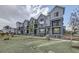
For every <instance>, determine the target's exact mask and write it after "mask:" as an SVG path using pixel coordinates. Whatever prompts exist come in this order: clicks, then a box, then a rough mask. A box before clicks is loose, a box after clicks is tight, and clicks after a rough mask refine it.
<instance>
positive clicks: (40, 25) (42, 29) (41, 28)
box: [37, 14, 46, 36]
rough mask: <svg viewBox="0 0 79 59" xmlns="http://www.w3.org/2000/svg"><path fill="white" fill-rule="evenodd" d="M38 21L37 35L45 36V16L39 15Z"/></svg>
mask: <svg viewBox="0 0 79 59" xmlns="http://www.w3.org/2000/svg"><path fill="white" fill-rule="evenodd" d="M37 21H38V30H37V32H38V33H37V34H38V35H40V36H44V35H45V34H46V16H44V15H42V14H41V15H40V16H39V17H38V19H37Z"/></svg>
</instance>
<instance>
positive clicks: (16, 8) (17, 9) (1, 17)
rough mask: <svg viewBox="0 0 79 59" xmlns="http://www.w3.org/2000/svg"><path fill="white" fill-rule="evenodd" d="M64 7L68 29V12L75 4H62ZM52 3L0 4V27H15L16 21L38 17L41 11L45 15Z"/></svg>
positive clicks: (71, 10)
mask: <svg viewBox="0 0 79 59" xmlns="http://www.w3.org/2000/svg"><path fill="white" fill-rule="evenodd" d="M62 6H63V7H65V13H64V26H66V29H68V30H69V27H68V23H69V19H70V14H71V12H73V10H74V9H75V8H77V7H78V6H77V5H62ZM53 7H54V5H0V29H2V28H3V27H4V26H6V25H9V26H11V27H13V28H16V22H17V21H19V22H23V21H24V20H25V19H26V20H29V19H30V18H31V17H34V18H38V16H39V15H40V14H41V13H42V14H44V15H47V14H48V12H50V11H51V10H52V9H53Z"/></svg>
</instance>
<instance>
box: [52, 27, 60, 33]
mask: <svg viewBox="0 0 79 59" xmlns="http://www.w3.org/2000/svg"><path fill="white" fill-rule="evenodd" d="M52 33H54V34H59V33H60V28H53V29H52Z"/></svg>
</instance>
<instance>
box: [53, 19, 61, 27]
mask: <svg viewBox="0 0 79 59" xmlns="http://www.w3.org/2000/svg"><path fill="white" fill-rule="evenodd" d="M59 22H60V21H59V20H56V21H52V26H59V25H60V24H59Z"/></svg>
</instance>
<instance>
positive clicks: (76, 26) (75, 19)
mask: <svg viewBox="0 0 79 59" xmlns="http://www.w3.org/2000/svg"><path fill="white" fill-rule="evenodd" d="M69 26H70V27H71V46H72V39H73V38H72V37H73V35H74V34H75V33H77V30H79V10H78V9H75V11H73V12H72V13H71V16H70V22H69Z"/></svg>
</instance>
